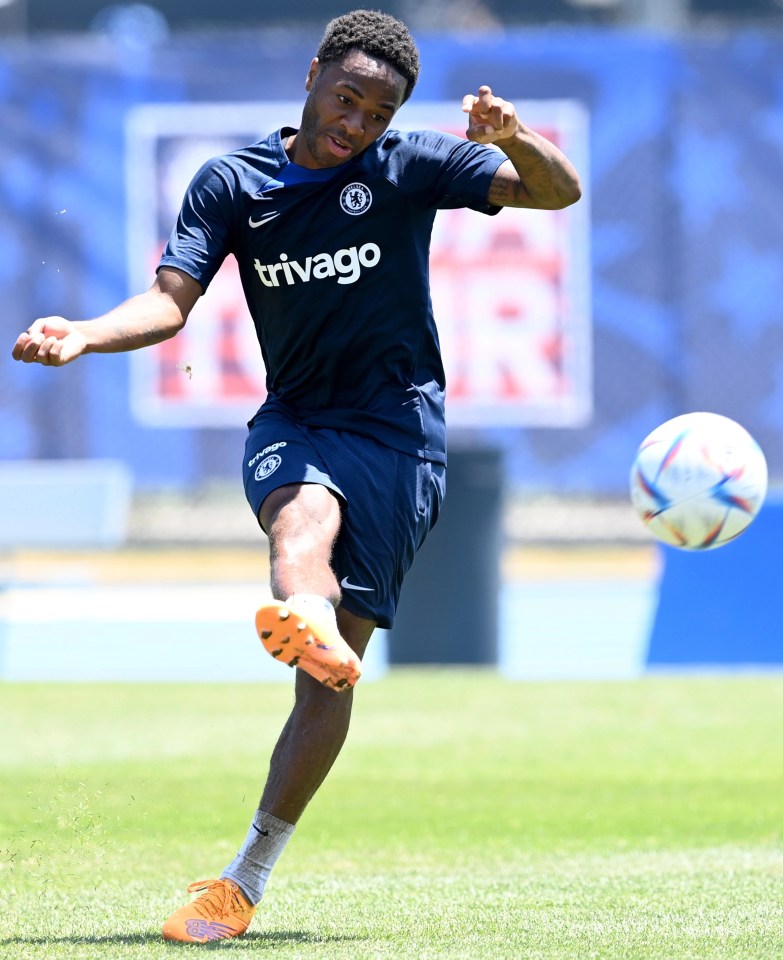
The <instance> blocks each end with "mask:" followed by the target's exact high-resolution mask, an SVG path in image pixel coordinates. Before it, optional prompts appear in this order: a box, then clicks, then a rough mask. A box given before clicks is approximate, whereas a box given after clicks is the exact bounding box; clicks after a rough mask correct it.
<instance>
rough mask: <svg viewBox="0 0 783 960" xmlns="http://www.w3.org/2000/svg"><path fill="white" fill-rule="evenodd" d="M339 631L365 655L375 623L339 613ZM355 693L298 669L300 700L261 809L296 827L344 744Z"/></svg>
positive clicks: (275, 754)
mask: <svg viewBox="0 0 783 960" xmlns="http://www.w3.org/2000/svg"><path fill="white" fill-rule="evenodd" d="M337 622H338V625H339V627H340V633H341V634H342V636H343V637H344V638H345V640H346V641H347V642H348V643H349V644H350V646H351V647H353V649H354V650H356V652H357V653H358V654H359V655H360V656H361V655H362V654H363V653H364V649H365V647H366V646H367V642H368V640H369V639H370V634H371V633H372V631H373V629H374V627H375V623H373V622H372V621H371V620H363V619H362V618H360V617H356V616H354V615H353V614H352V613H349V612H348V611H347V610H338V611H337ZM352 703H353V691H352V690H348V691H346V692H345V693H335V692H334V691H333V690H330V689H328V688H327V687H324V686H323V685H322V684H320V683H318V682H317V681H316V680H313V678H312V677H310V676H308V675H307V674H306V673H304V672H303V671H301V670H297V671H296V700H295V703H294V708H293V710H292V712H291V715H290V716H289V718H288V720H287V722H286V724H285V726H284V727H283V732H282V733H281V735H280V739H279V740H278V742H277V745H276V747H275V749H274V751H273V753H272V759H271V762H270V767H269V777H268V778H267V782H266V786H265V787H264V792H263V795H262V797H261V803H260V804H259V806H260V808H261V809H262V810H264V811H266V812H267V813H271V814H272V815H273V816H275V817H278V818H279V819H280V820H285V821H287V822H288V823H296V822H297V820H298V819H299V817H300V816H301V815H302V813H303V811H304V809H305V807H306V806H307V804H308V803H309V801H310V800H311V799H312V797H313V795H314V794H315V792H316V790H317V789H318V788H319V787H320V785H321V783H322V782H323V780H324V778H325V777H326V775H327V773H329V771H330V770H331V768H332V764H333V763H334V761H335V760H336V759H337V756H338V754H339V753H340V750H341V748H342V745H343V743H344V742H345V737H346V734H347V733H348V725H349V723H350V719H351V706H352Z"/></svg>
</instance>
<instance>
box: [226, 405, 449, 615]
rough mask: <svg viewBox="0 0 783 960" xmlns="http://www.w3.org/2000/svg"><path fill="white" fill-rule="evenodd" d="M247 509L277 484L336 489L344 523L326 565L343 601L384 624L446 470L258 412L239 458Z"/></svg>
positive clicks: (437, 502)
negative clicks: (329, 568)
mask: <svg viewBox="0 0 783 960" xmlns="http://www.w3.org/2000/svg"><path fill="white" fill-rule="evenodd" d="M243 473H244V482H245V494H246V496H247V499H248V502H249V504H250V506H251V508H252V510H253V513H254V514H255V516H256V517H258V511H259V510H260V508H261V504H262V503H263V501H264V499H265V498H266V497H267V496H268V494H270V493H271V492H272V491H273V490H275V489H277V487H282V486H284V485H285V484H287V483H319V484H321V485H322V486H324V487H328V488H329V489H330V490H332V491H334V493H335V494H336V496H337V497H338V499H339V500H340V503H341V507H342V523H341V525H340V532H339V534H338V536H337V540H336V541H335V545H334V552H333V556H332V568H333V570H334V573H335V576H336V577H337V580H338V581H339V583H340V589H341V591H342V601H341V606H343V607H345V609H346V610H349V611H350V612H351V613H354V614H356V615H357V616H359V617H365V618H366V619H368V620H375V621H377V623H378V626H380V627H384V628H387V629H388V628H389V627H391V626H392V625H393V623H394V614H395V611H396V609H397V601H398V600H399V596H400V588H401V587H402V581H403V578H404V576H405V574H406V573H407V572H408V570H409V568H410V565H411V563H412V562H413V557H414V555H415V553H416V551H417V550H418V549H419V547H420V546H421V545H422V543H424V539H425V537H426V536H427V534H428V533H429V531H430V530H431V529H432V527H433V526H434V524H435V521H436V520H437V518H438V512H439V510H440V506H441V503H442V502H443V495H444V493H445V485H446V476H445V474H446V468H445V467H444V466H443V465H442V464H438V463H430V462H429V461H428V460H420V459H419V458H418V457H413V456H410V455H409V454H406V453H401V452H400V451H399V450H393V449H392V448H391V447H387V446H385V445H384V444H382V443H378V442H377V441H376V440H373V439H372V438H371V437H365V436H362V435H360V434H356V433H349V432H346V431H344V430H330V429H327V428H323V427H302V426H300V425H299V424H297V423H296V422H295V421H294V420H292V419H290V418H288V417H286V416H285V415H284V414H281V413H279V412H278V411H267V412H261V413H259V414H258V415H257V416H256V418H255V421H253V424H252V426H251V428H250V433H249V434H248V438H247V444H246V446H245V460H244V463H243Z"/></svg>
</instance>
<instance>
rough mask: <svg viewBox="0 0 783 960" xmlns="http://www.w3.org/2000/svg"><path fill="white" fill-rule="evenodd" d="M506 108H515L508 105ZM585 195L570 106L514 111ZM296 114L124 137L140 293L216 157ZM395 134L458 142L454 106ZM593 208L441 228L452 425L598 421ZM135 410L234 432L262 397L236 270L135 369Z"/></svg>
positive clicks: (180, 117)
mask: <svg viewBox="0 0 783 960" xmlns="http://www.w3.org/2000/svg"><path fill="white" fill-rule="evenodd" d="M509 99H512V100H513V98H509ZM514 102H515V104H516V106H517V110H518V112H519V115H520V116H521V117H522V118H523V119H524V121H525V122H526V123H527V124H528V125H529V126H531V127H533V128H534V129H536V130H538V131H540V132H541V133H543V134H544V136H546V137H548V138H549V139H550V140H552V141H553V142H554V143H556V144H558V145H559V146H561V148H562V149H563V150H564V151H565V153H566V154H568V156H569V157H570V158H571V159H572V160H573V162H574V164H575V166H576V167H577V168H578V169H579V170H580V173H581V174H582V178H583V182H586V181H587V158H588V150H587V117H586V114H585V112H584V110H583V108H582V107H581V106H580V105H579V104H577V103H574V102H572V101H560V100H553V101H522V100H517V101H514ZM300 114H301V103H290V104H289V103H271V104H257V105H253V104H249V105H248V104H241V105H233V104H171V105H154V106H145V107H140V108H136V109H135V110H134V111H133V112H132V113H131V114H130V116H129V119H128V126H127V170H128V184H127V187H128V189H127V192H128V201H129V211H128V221H129V238H128V239H129V242H128V250H129V276H130V288H131V290H132V292H138V291H139V290H143V289H145V288H146V287H148V286H149V284H150V282H151V278H152V276H153V275H154V270H155V266H156V265H157V262H158V258H159V256H160V253H161V251H162V249H163V247H164V246H165V243H166V241H167V239H168V235H169V232H170V230H171V227H172V226H173V224H174V222H175V220H176V217H177V213H178V211H179V206H180V203H181V200H182V197H183V195H184V193H185V190H186V188H187V185H188V183H189V182H190V180H191V178H192V176H193V174H194V173H195V171H196V170H197V169H198V167H199V166H200V165H201V164H202V163H203V162H204V161H206V160H207V159H209V158H210V157H213V156H215V155H217V154H220V153H226V152H229V151H231V150H234V149H236V148H237V147H239V146H243V145H244V144H247V143H252V142H254V141H256V140H258V139H260V138H261V137H263V136H265V135H266V134H267V133H269V132H271V131H272V130H275V129H277V128H278V127H280V126H283V125H284V124H286V123H288V124H291V123H294V124H295V123H296V122H297V121H298V118H299V115H300ZM395 126H396V127H397V128H398V129H408V130H414V129H423V128H431V129H439V130H446V131H448V132H451V133H455V134H457V135H462V134H463V132H464V124H462V114H461V111H460V104H456V105H455V104H452V103H420V104H408V105H406V106H405V107H404V108H403V109H402V110H401V112H400V114H399V115H398V116H397V117H395ZM588 203H589V201H588V198H587V197H583V198H582V200H580V202H579V203H578V204H576V205H575V206H573V207H568V208H567V209H566V210H558V211H532V210H516V209H510V208H509V209H506V210H503V211H502V212H501V213H500V214H499V215H498V216H496V217H486V216H482V215H481V214H476V213H475V212H473V211H470V210H444V211H441V212H440V213H439V214H438V215H437V217H436V220H435V229H434V231H433V237H432V249H431V260H430V270H431V290H432V301H433V307H434V311H435V319H436V321H437V324H438V330H439V334H440V339H441V346H442V349H443V356H444V363H445V366H446V376H447V393H448V400H447V403H448V421H449V426H450V427H451V428H452V429H454V428H459V427H492V426H550V427H551V426H574V425H577V424H581V423H584V422H585V421H586V420H587V419H588V418H589V416H590V412H591V407H592V402H591V398H592V378H591V367H592V363H591V349H590V342H591V336H590V327H591V324H590V292H589V262H590V251H589V207H588ZM131 362H132V376H131V390H132V398H131V399H132V407H133V410H134V413H135V415H136V417H137V418H138V419H139V420H140V421H142V422H144V423H146V424H149V425H156V426H180V425H192V426H200V427H238V426H240V425H241V424H243V423H244V422H245V421H246V420H248V419H249V418H250V416H252V414H253V413H254V412H255V410H256V409H257V408H258V407H259V406H260V404H261V403H262V402H263V399H264V396H265V387H264V381H265V372H264V369H263V362H262V359H261V351H260V348H259V346H258V342H257V339H256V335H255V329H254V326H253V322H252V320H251V319H250V315H249V313H248V310H247V306H246V305H245V299H244V294H243V292H242V287H241V285H240V282H239V274H238V270H237V266H236V263H235V261H234V260H233V258H229V259H228V260H227V261H226V262H225V263H224V265H223V267H222V268H221V270H220V271H219V272H218V275H217V277H216V278H215V280H214V281H213V282H212V284H211V285H210V288H209V290H208V291H207V293H206V295H205V296H204V297H202V298H201V300H200V301H199V302H198V304H197V305H196V306H195V308H194V309H193V311H192V313H191V316H190V318H189V320H188V324H187V326H186V327H185V329H184V330H182V331H181V332H180V333H179V334H178V335H177V336H176V337H175V338H174V339H173V340H170V341H167V342H166V343H163V344H160V345H159V346H157V347H151V348H148V349H146V350H140V351H136V352H135V353H134V354H132V355H131Z"/></svg>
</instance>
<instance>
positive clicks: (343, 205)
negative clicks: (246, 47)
mask: <svg viewBox="0 0 783 960" xmlns="http://www.w3.org/2000/svg"><path fill="white" fill-rule="evenodd" d="M295 132H296V131H295V130H292V129H288V128H284V129H283V130H280V131H277V132H276V133H273V134H271V135H270V136H268V137H267V138H266V139H264V140H261V141H259V142H258V143H255V144H253V145H252V146H249V147H245V148H243V149H241V150H237V151H235V152H234V153H230V154H228V155H226V156H223V157H218V158H216V159H213V160H210V161H209V162H207V163H206V164H205V165H204V166H203V167H202V168H201V169H200V170H199V171H198V173H197V174H196V176H195V177H194V179H193V181H192V183H191V184H190V187H189V188H188V192H187V194H186V196H185V199H184V201H183V205H182V209H181V211H180V214H179V217H178V219H177V223H176V226H175V227H174V230H173V231H172V234H171V237H170V239H169V242H168V245H167V247H166V250H165V251H164V254H163V257H162V258H161V261H160V266H169V267H176V268H177V269H179V270H182V271H184V272H185V273H187V274H189V275H190V276H192V277H193V278H194V279H195V280H197V281H198V283H199V284H200V285H201V286H202V287H203V288H204V289H205V290H206V288H207V286H208V285H209V283H210V281H211V280H212V278H213V277H214V275H215V273H216V272H217V270H218V268H219V267H220V265H221V263H222V262H223V260H224V259H225V257H226V256H227V255H228V254H233V255H234V256H235V257H236V260H237V263H238V265H239V273H240V276H241V279H242V285H243V288H244V292H245V296H246V298H247V303H248V307H249V309H250V313H251V316H252V317H253V320H254V322H255V326H256V331H257V334H258V339H259V342H260V344H261V352H262V355H263V358H264V364H265V366H266V370H267V391H268V398H267V400H266V401H265V404H264V407H267V406H271V407H274V406H278V408H280V406H281V405H282V408H283V409H285V410H286V411H288V412H289V413H290V414H291V415H293V416H294V417H295V419H296V420H297V421H298V422H300V423H302V424H304V425H306V426H316V427H331V428H334V429H341V430H352V431H354V432H357V433H364V434H369V435H371V436H373V437H375V439H377V440H379V441H381V442H382V443H385V444H387V445H388V446H390V447H393V448H395V449H397V450H402V451H403V452H405V453H410V454H414V455H417V456H419V457H423V458H425V459H428V460H433V461H436V462H441V463H443V462H445V456H446V429H445V420H444V409H443V401H444V392H445V376H444V372H443V364H442V362H441V357H440V347H439V344H438V334H437V330H436V328H435V322H434V319H433V315H432V304H431V301H430V293H429V245H430V235H431V232H432V224H433V220H434V217H435V213H436V212H437V210H438V209H445V208H453V207H471V208H472V209H474V210H479V211H481V212H484V213H495V212H497V210H498V209H499V208H498V207H492V206H490V205H489V204H488V202H487V195H488V192H489V186H490V182H491V180H492V177H493V176H494V174H495V172H496V170H497V168H498V167H499V166H500V164H501V163H502V162H503V161H504V160H505V159H506V157H505V155H504V154H502V153H501V152H500V151H498V150H496V149H493V148H490V147H485V146H482V145H480V144H476V143H472V142H470V141H468V140H463V139H460V138H459V137H455V136H452V135H451V134H446V133H437V132H434V131H419V132H415V133H401V132H399V131H395V130H388V131H387V132H386V133H385V134H384V135H383V136H382V137H380V138H379V139H378V140H377V141H375V143H373V144H371V145H370V146H369V147H368V148H367V149H366V150H364V151H363V152H362V153H361V154H359V155H358V156H357V157H354V158H352V159H351V160H349V161H348V162H347V163H345V164H341V165H340V166H337V167H332V168H329V169H324V170H310V169H307V168H305V167H301V166H299V165H298V164H294V163H291V162H290V161H289V160H288V157H287V155H286V152H285V149H284V144H285V141H286V139H287V138H288V136H290V135H291V134H293V133H295ZM262 409H263V408H262Z"/></svg>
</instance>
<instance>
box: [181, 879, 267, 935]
mask: <svg viewBox="0 0 783 960" xmlns="http://www.w3.org/2000/svg"><path fill="white" fill-rule="evenodd" d="M199 890H203V891H204V892H203V893H202V894H201V896H200V897H196V899H195V900H192V901H191V902H190V903H188V904H186V905H185V906H184V907H180V908H179V910H175V911H174V913H172V915H171V916H170V917H169V918H168V920H167V921H166V922H165V923H164V924H163V939H164V940H179V941H180V943H209V942H210V941H212V940H228V939H229V937H239V936H241V935H242V934H243V933H244V932H245V930H247V928H248V925H249V923H250V921H251V920H252V919H253V914H254V913H255V912H256V908H255V907H254V906H253V905H252V904H251V903H248V901H247V900H246V899H245V896H244V894H243V893H242V891H241V890H240V889H239V887H238V886H237V885H236V884H235V883H234V881H233V880H228V879H222V880H198V881H197V882H196V883H191V885H190V886H189V887H188V893H197V892H198V891H199Z"/></svg>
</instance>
